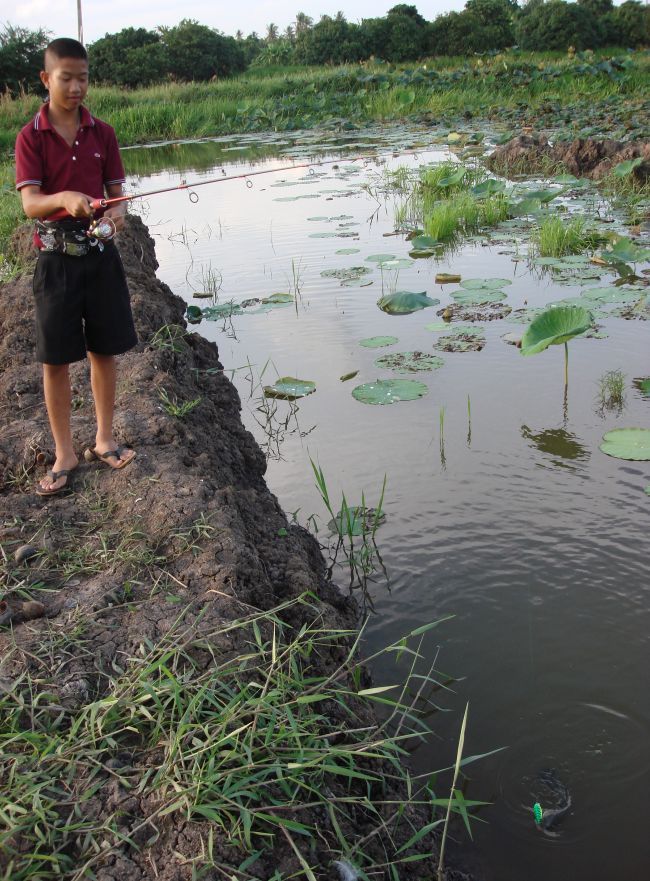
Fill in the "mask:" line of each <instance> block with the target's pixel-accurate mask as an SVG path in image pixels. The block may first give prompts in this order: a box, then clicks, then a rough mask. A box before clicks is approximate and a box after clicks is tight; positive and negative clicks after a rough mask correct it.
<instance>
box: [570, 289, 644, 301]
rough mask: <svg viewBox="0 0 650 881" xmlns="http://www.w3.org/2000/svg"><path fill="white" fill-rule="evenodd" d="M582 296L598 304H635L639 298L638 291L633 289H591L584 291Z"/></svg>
mask: <svg viewBox="0 0 650 881" xmlns="http://www.w3.org/2000/svg"><path fill="white" fill-rule="evenodd" d="M582 296H583V297H584V298H585V299H586V300H593V301H594V302H596V303H630V302H634V301H635V300H636V299H637V298H638V296H639V293H638V291H636V290H634V289H633V288H617V287H613V286H612V287H608V288H589V290H586V291H583V292H582Z"/></svg>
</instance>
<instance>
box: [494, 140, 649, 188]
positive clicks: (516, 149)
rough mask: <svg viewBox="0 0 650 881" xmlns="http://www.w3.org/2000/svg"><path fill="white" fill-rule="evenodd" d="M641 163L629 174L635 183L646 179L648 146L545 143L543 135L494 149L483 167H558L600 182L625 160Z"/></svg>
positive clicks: (644, 143) (521, 169) (519, 170)
mask: <svg viewBox="0 0 650 881" xmlns="http://www.w3.org/2000/svg"><path fill="white" fill-rule="evenodd" d="M639 158H640V159H642V160H643V161H642V162H641V163H639V165H637V167H636V168H635V169H634V170H633V172H632V174H633V175H634V178H635V179H636V180H638V181H639V182H643V181H645V180H647V179H648V177H649V176H650V142H648V141H636V142H634V143H631V144H629V143H623V142H622V141H615V140H612V139H611V138H607V139H605V140H602V141H597V140H595V139H593V138H576V139H575V140H573V141H558V142H556V143H554V144H551V143H549V140H548V138H547V137H546V135H543V134H539V133H536V132H524V133H522V134H519V135H517V137H515V138H512V140H510V141H508V143H507V144H502V145H501V146H499V147H497V148H496V149H495V150H494V152H493V153H492V154H491V155H490V157H489V158H488V159H487V165H488V166H489V167H490V168H492V169H493V170H494V171H497V172H504V173H506V174H507V172H508V171H512V172H514V173H516V174H525V173H529V174H530V173H535V172H537V171H544V170H547V169H549V168H553V167H554V166H555V167H562V168H563V169H565V170H566V171H568V172H570V173H571V174H574V175H576V176H577V177H590V178H592V179H593V180H601V179H602V178H603V177H606V176H607V175H608V174H609V172H610V171H611V170H612V168H614V167H615V166H616V165H618V163H619V162H624V161H626V160H629V159H639Z"/></svg>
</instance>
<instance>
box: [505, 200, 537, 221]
mask: <svg viewBox="0 0 650 881" xmlns="http://www.w3.org/2000/svg"><path fill="white" fill-rule="evenodd" d="M541 207H542V203H541V202H540V201H539V199H522V200H521V201H520V202H516V203H515V204H514V205H510V207H509V208H508V213H509V214H510V217H529V216H530V215H531V214H536V213H537V212H538V211H540V210H541Z"/></svg>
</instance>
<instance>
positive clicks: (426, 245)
mask: <svg viewBox="0 0 650 881" xmlns="http://www.w3.org/2000/svg"><path fill="white" fill-rule="evenodd" d="M438 244H440V243H439V242H438V239H434V238H433V236H415V238H414V239H411V245H412V247H413V249H414V250H416V251H427V250H430V249H431V248H435V247H436V245H438Z"/></svg>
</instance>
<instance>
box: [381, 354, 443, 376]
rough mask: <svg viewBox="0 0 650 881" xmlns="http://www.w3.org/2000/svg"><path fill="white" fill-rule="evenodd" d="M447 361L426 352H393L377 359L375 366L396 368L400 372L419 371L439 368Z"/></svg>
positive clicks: (388, 368) (389, 368)
mask: <svg viewBox="0 0 650 881" xmlns="http://www.w3.org/2000/svg"><path fill="white" fill-rule="evenodd" d="M444 363H445V362H444V361H443V359H442V358H440V357H438V355H429V354H427V353H425V352H391V353H390V354H389V355H382V356H381V358H377V360H376V361H375V367H379V368H385V369H387V370H396V371H397V372H398V373H419V372H420V371H429V370H437V369H438V368H439V367H442V365H443V364H444Z"/></svg>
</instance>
